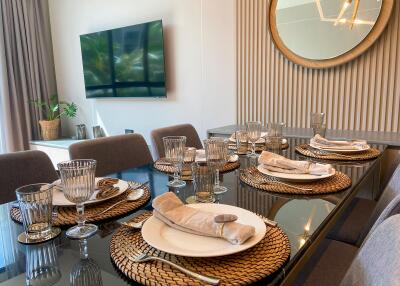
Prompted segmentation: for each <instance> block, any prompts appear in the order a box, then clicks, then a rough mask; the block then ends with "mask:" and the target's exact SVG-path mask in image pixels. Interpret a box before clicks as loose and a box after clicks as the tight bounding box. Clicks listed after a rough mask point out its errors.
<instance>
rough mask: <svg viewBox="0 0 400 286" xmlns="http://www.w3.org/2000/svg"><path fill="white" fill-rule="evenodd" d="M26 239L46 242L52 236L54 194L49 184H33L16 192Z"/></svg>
mask: <svg viewBox="0 0 400 286" xmlns="http://www.w3.org/2000/svg"><path fill="white" fill-rule="evenodd" d="M15 192H16V195H17V199H18V202H19V209H20V212H21V216H22V223H23V225H24V230H25V234H26V237H27V238H28V240H31V241H36V240H38V241H40V240H44V239H45V238H46V237H48V236H49V235H50V234H51V231H52V229H51V223H52V212H53V192H52V187H51V185H49V184H32V185H27V186H23V187H20V188H18V189H17V190H16V191H15Z"/></svg>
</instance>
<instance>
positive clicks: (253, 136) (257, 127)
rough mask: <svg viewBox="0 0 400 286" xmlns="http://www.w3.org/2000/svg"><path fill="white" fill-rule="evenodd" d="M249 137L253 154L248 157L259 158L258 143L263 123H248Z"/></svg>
mask: <svg viewBox="0 0 400 286" xmlns="http://www.w3.org/2000/svg"><path fill="white" fill-rule="evenodd" d="M246 126H247V135H248V138H249V141H250V142H251V153H250V154H249V155H248V156H249V157H257V156H258V155H257V154H256V142H257V140H258V139H260V138H261V122H258V121H253V122H247V123H246Z"/></svg>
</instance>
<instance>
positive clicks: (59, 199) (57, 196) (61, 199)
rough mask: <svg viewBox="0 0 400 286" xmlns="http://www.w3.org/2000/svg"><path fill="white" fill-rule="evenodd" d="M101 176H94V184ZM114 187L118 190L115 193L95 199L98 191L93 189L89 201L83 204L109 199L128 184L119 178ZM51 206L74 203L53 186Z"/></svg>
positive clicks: (58, 181)
mask: <svg viewBox="0 0 400 286" xmlns="http://www.w3.org/2000/svg"><path fill="white" fill-rule="evenodd" d="M101 179H103V178H96V185H97V182H98V181H99V180H101ZM57 183H58V184H59V183H60V180H57V181H55V182H54V184H57ZM114 187H118V188H119V191H118V192H117V193H115V194H114V195H112V196H110V197H108V198H104V199H96V195H97V193H98V192H99V190H98V189H97V188H96V190H95V191H94V193H93V195H92V196H91V197H90V199H89V201H87V202H85V205H90V204H97V203H100V202H103V201H106V200H109V199H112V198H114V197H116V196H119V195H121V194H122V193H123V192H125V191H126V190H127V189H128V188H129V184H128V182H126V181H123V180H119V181H118V183H116V184H114ZM53 206H60V207H72V206H75V204H74V203H72V202H70V201H69V200H67V198H66V197H65V196H64V193H63V192H62V190H61V189H60V188H59V187H55V188H53Z"/></svg>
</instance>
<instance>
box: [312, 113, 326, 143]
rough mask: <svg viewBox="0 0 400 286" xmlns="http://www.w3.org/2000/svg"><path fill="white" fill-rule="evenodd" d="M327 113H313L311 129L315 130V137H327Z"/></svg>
mask: <svg viewBox="0 0 400 286" xmlns="http://www.w3.org/2000/svg"><path fill="white" fill-rule="evenodd" d="M324 118H325V113H322V112H312V113H311V128H312V129H313V134H314V136H315V135H317V134H319V135H320V136H322V137H325V133H326V125H325V124H324Z"/></svg>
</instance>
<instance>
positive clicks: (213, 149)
mask: <svg viewBox="0 0 400 286" xmlns="http://www.w3.org/2000/svg"><path fill="white" fill-rule="evenodd" d="M204 147H205V150H206V159H207V163H208V164H209V165H210V166H212V167H213V168H214V169H215V184H214V194H216V195H220V194H223V193H225V192H226V191H228V189H227V187H225V186H221V185H220V182H219V170H220V169H221V168H223V167H224V166H225V164H226V162H227V160H228V141H227V140H226V139H224V138H218V137H211V138H210V139H207V140H204Z"/></svg>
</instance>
